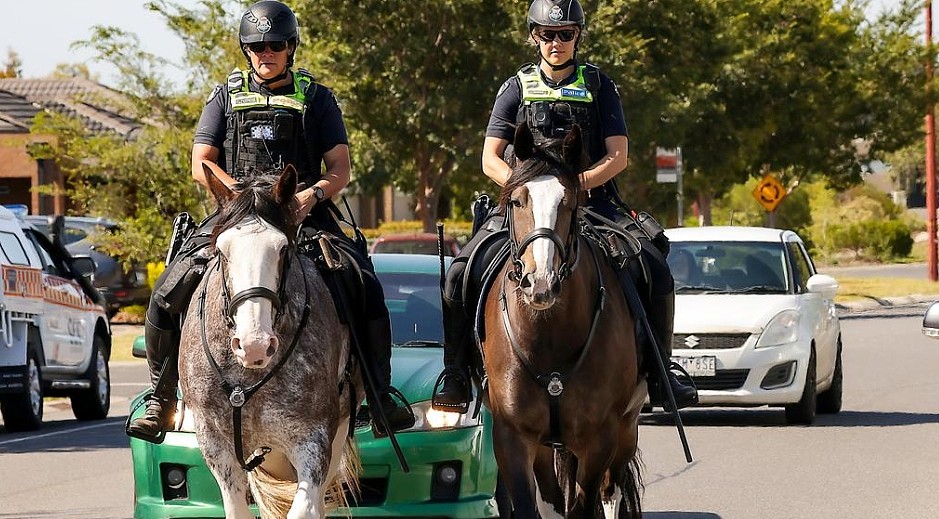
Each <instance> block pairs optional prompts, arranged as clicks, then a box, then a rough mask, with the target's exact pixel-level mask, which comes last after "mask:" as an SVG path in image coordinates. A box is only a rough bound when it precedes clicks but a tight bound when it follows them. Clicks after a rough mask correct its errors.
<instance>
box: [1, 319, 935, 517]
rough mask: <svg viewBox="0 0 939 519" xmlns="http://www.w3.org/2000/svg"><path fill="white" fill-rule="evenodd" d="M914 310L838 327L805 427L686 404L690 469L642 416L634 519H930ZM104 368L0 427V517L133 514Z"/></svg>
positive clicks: (930, 376)
mask: <svg viewBox="0 0 939 519" xmlns="http://www.w3.org/2000/svg"><path fill="white" fill-rule="evenodd" d="M921 311H922V308H921V307H917V308H913V309H906V310H904V309H891V310H890V311H889V312H885V313H866V314H864V315H862V316H859V317H858V316H853V317H855V318H850V319H848V318H846V319H844V320H843V321H842V327H843V337H844V348H845V349H844V364H845V396H844V410H843V411H842V413H840V414H839V415H835V416H821V417H820V418H819V420H818V422H817V424H816V425H814V426H810V427H793V426H788V425H785V423H784V418H783V411H782V410H781V409H780V410H777V409H767V408H758V409H693V410H690V411H685V412H684V413H683V416H684V420H685V425H686V432H687V435H688V438H689V440H690V442H691V449H692V453H693V455H694V458H695V461H694V462H693V463H690V464H688V463H685V460H684V457H683V454H682V450H681V447H680V444H679V441H678V436H677V433H676V431H675V429H674V427H672V426H670V425H668V420H667V419H666V417H665V415H663V414H655V415H649V416H647V417H645V418H644V419H643V424H642V426H641V430H640V448H641V450H642V457H643V460H644V463H645V470H644V473H643V475H644V481H645V494H644V497H643V508H644V510H645V515H644V517H646V518H654V519H737V518H741V519H751V518H760V519H777V518H778V519H790V518H795V517H799V518H804V519H811V518H826V519H827V518H864V519H866V518H897V517H904V518H905V517H911V518H912V517H915V518H919V517H936V515H937V512H939V494H937V492H935V489H936V488H939V446H937V443H936V438H939V398H937V392H939V377H937V376H936V374H935V372H936V367H935V366H937V365H939V341H936V340H930V339H927V338H925V337H923V336H922V335H921V334H920V324H921V313H920V312H921ZM112 376H113V378H114V382H115V387H114V402H113V405H112V417H113V418H111V419H109V420H107V421H104V422H96V423H78V422H76V421H74V419H72V417H71V412H70V411H69V410H68V404H67V403H66V402H58V403H56V402H52V401H47V403H46V413H47V415H46V422H45V424H44V428H43V430H42V431H40V432H38V433H32V434H11V433H6V432H5V431H4V430H3V429H2V428H0V518H3V519H12V518H17V519H20V518H24V519H25V518H43V519H45V518H57V519H58V518H61V519H79V518H80V519H91V518H97V519H112V518H120V519H124V518H130V517H132V514H133V483H132V470H131V461H130V452H129V449H128V447H127V445H128V443H127V439H126V438H125V437H124V436H123V432H122V428H123V418H124V416H125V415H126V409H127V397H128V396H129V395H131V394H133V393H135V392H136V391H137V390H139V389H140V388H141V387H142V383H143V381H144V380H146V375H145V370H144V366H143V364H142V363H131V364H127V363H124V364H119V365H115V366H113V368H112Z"/></svg>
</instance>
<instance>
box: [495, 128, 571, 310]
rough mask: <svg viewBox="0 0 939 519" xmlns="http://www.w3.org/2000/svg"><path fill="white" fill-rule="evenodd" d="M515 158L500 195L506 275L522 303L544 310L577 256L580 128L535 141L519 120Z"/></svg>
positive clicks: (550, 303)
mask: <svg viewBox="0 0 939 519" xmlns="http://www.w3.org/2000/svg"><path fill="white" fill-rule="evenodd" d="M515 157H516V159H517V160H516V161H515V165H514V167H513V168H512V174H511V176H510V177H509V179H508V181H507V182H506V184H505V186H504V187H503V188H502V194H501V196H500V204H501V205H502V206H503V207H504V208H505V209H506V218H507V220H508V222H509V235H510V237H509V239H510V241H511V248H512V262H513V270H512V271H511V272H510V274H509V277H510V279H512V280H513V281H514V282H515V283H517V285H518V289H519V290H520V291H521V293H522V297H523V300H524V301H525V303H526V304H528V305H529V306H531V307H532V308H533V309H535V310H547V309H548V308H551V306H552V305H553V304H554V302H555V300H556V299H557V295H558V293H559V292H560V290H561V282H563V281H564V279H566V278H567V277H568V276H569V275H570V272H571V268H572V265H573V262H574V260H575V259H576V251H577V233H576V224H577V222H576V212H577V207H578V205H579V203H580V201H581V200H580V198H581V197H582V196H583V192H582V189H581V183H580V173H582V172H583V171H584V170H586V169H587V167H588V165H589V164H588V162H587V161H588V157H587V155H586V152H585V150H584V143H583V138H582V135H581V132H580V127H578V126H576V125H575V126H574V127H573V128H572V129H571V132H570V133H569V134H568V135H567V136H566V137H565V138H564V139H557V140H554V141H550V142H547V143H545V144H542V145H536V144H535V141H534V137H533V135H532V133H531V131H530V130H529V128H528V125H527V124H525V123H522V124H520V125H519V127H518V130H517V131H516V133H515Z"/></svg>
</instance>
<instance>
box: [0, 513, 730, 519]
mask: <svg viewBox="0 0 939 519" xmlns="http://www.w3.org/2000/svg"><path fill="white" fill-rule="evenodd" d="M0 517H3V516H2V515H0ZM642 517H643V519H648V518H652V519H721V516H719V515H717V514H712V513H711V512H646V511H643V512H642Z"/></svg>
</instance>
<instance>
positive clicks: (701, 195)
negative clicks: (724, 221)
mask: <svg viewBox="0 0 939 519" xmlns="http://www.w3.org/2000/svg"><path fill="white" fill-rule="evenodd" d="M712 198H713V197H712V196H711V193H710V192H704V191H698V225H700V226H702V227H704V226H708V225H711V199H712Z"/></svg>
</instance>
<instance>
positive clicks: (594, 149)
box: [486, 69, 629, 162]
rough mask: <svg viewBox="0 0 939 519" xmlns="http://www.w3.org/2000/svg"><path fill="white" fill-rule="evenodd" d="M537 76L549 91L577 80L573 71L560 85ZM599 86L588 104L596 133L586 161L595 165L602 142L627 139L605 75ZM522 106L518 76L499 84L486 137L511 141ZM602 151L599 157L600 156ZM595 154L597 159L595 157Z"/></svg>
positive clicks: (612, 87) (603, 146)
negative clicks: (594, 108) (593, 107)
mask: <svg viewBox="0 0 939 519" xmlns="http://www.w3.org/2000/svg"><path fill="white" fill-rule="evenodd" d="M538 72H539V73H540V74H541V79H542V81H544V82H545V84H547V85H549V86H551V87H560V86H564V85H569V84H571V83H573V82H574V81H576V80H577V70H576V69H575V70H574V73H573V74H571V75H570V77H568V78H567V79H564V80H563V81H561V82H560V83H554V82H553V81H551V80H550V79H548V78H547V77H545V75H544V72H541V70H540V69H539V71H538ZM599 76H600V86H599V88H598V89H597V91H596V92H594V93H593V101H592V104H596V105H597V108H598V110H597V115H598V117H597V119H598V124H599V126H600V128H599V131H597V132H594V133H593V135H594V136H595V137H594V138H595V140H597V141H598V142H592V143H589V144H588V146H587V147H588V149H589V150H591V151H590V159H591V160H592V161H593V162H596V161H598V160H600V159H601V158H603V156H604V155H606V142H605V140H606V138H607V137H612V136H616V135H623V136H627V137H628V136H629V133H627V131H626V118H625V117H624V116H623V105H622V104H621V103H620V98H619V91H618V90H617V89H616V85H615V84H614V83H613V80H612V79H610V78H609V76H607V75H606V74H604V73H602V72H600V73H599ZM521 106H522V87H521V84H520V83H519V79H518V76H517V75H516V76H512V77H510V78H509V79H507V80H505V82H504V83H502V86H501V87H500V88H499V93H498V94H496V101H495V104H494V105H493V107H492V114H491V115H490V116H489V125H488V126H487V127H486V137H498V138H500V139H505V140H507V141H509V143H510V144H512V143H513V141H515V128H516V125H517V122H516V121H517V117H518V111H519V109H520V108H521ZM601 151H602V153H601ZM598 153H599V155H597V154H598Z"/></svg>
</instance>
